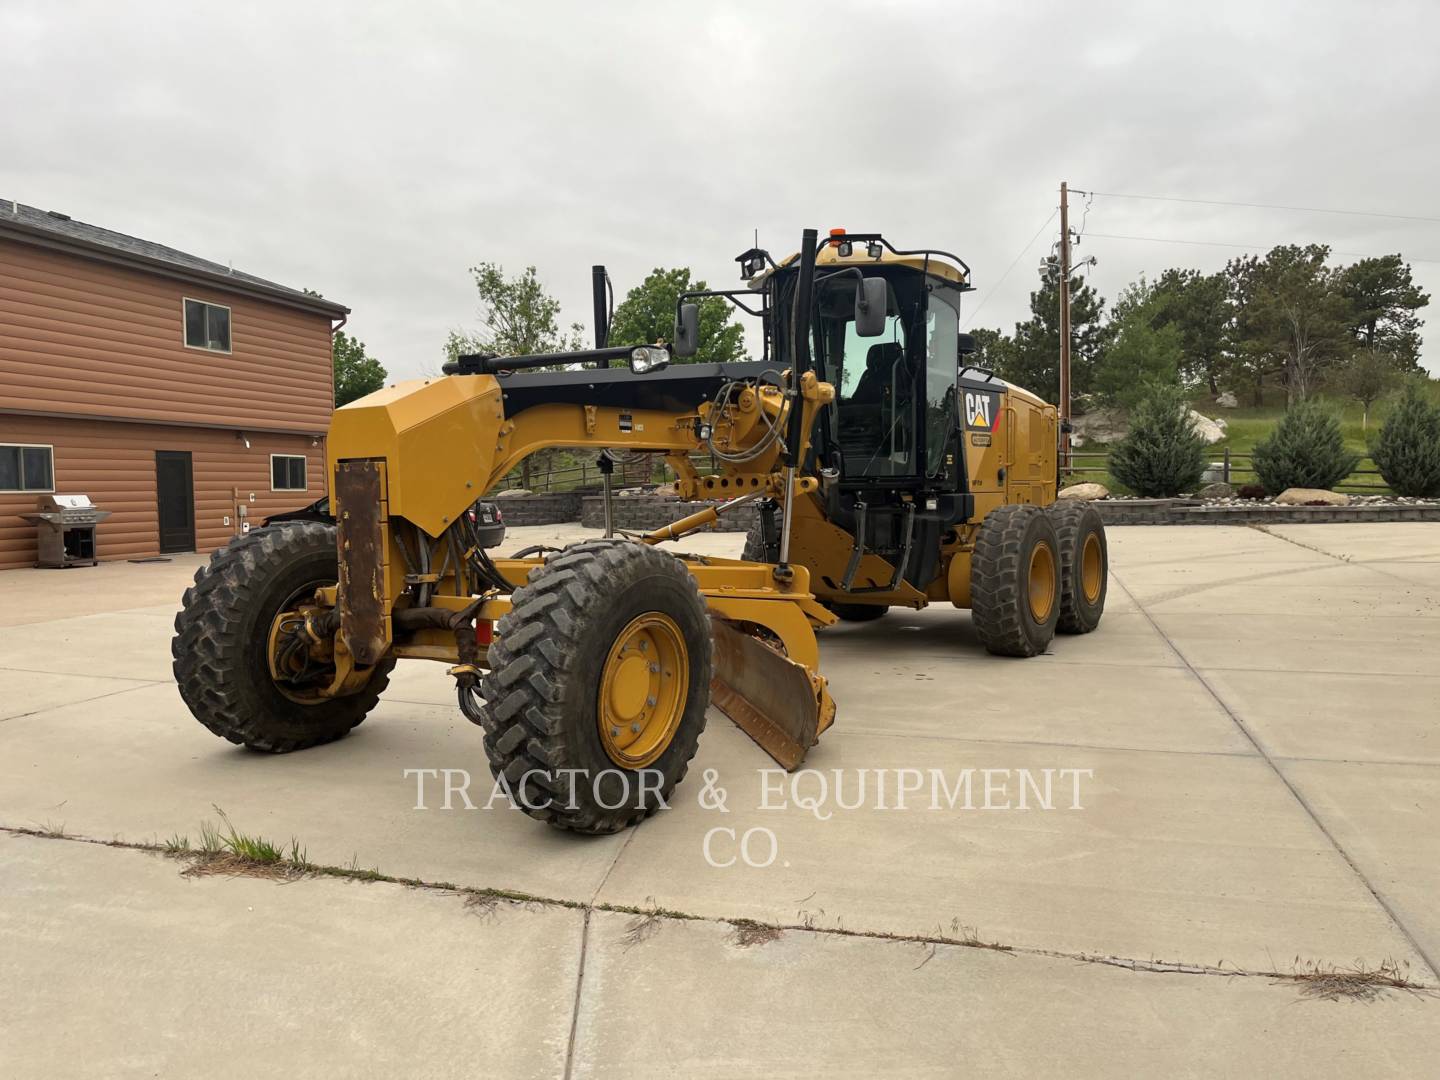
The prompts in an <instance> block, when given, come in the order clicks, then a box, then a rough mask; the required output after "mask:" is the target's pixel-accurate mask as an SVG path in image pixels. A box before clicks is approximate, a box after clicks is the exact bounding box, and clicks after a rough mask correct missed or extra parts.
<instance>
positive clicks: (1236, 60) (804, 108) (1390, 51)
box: [0, 0, 1440, 376]
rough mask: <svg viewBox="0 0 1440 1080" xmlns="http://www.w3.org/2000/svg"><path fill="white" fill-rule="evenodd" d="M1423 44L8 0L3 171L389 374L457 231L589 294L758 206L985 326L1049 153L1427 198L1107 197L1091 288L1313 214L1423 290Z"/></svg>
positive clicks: (1230, 23)
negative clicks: (960, 295)
mask: <svg viewBox="0 0 1440 1080" xmlns="http://www.w3.org/2000/svg"><path fill="white" fill-rule="evenodd" d="M1437 42H1440V6H1437V5H1435V4H1433V3H1429V4H1427V3H1387V2H1384V0H1379V2H1376V0H1370V2H1367V3H1363V4H1362V3H1329V2H1323V0H1311V2H1309V3H1281V2H1272V0H1248V2H1246V3H1239V4H1230V3H1206V4H1195V3H1174V2H1172V3H1161V2H1159V0H1150V2H1137V3H1130V4H1125V3H1106V2H1099V0H1091V2H1080V0H1070V2H1067V3H1053V4H1052V3H1039V2H1024V0H1014V2H1010V3H975V2H970V3H963V4H962V3H959V2H955V0H951V2H949V3H942V2H939V0H930V2H924V3H921V2H905V0H890V2H886V0H867V2H864V3H848V2H845V0H826V2H822V3H799V2H796V3H786V2H782V0H772V2H769V3H748V4H730V3H724V2H720V0H711V2H708V3H703V4H685V5H680V4H676V3H653V4H652V3H648V2H646V3H640V2H633V0H614V2H611V3H595V2H593V0H592V2H589V3H505V4H501V3H484V2H473V0H472V2H469V3H433V2H428V0H410V2H407V3H364V2H360V0H351V2H346V3H318V2H310V0H287V2H284V3H270V2H255V0H251V2H248V3H245V4H224V5H221V4H211V3H195V2H194V0H187V2H185V3H164V2H158V0H131V2H129V3H123V4H121V3H115V2H113V0H100V2H91V0H65V2H63V3H57V2H56V0H36V2H31V0H0V101H3V102H4V106H3V108H0V147H3V153H0V197H4V198H7V199H8V198H15V199H18V200H19V201H21V202H26V203H30V204H32V205H35V206H39V207H41V208H44V209H57V210H62V211H64V212H67V213H69V214H71V215H72V216H73V217H76V218H78V219H81V220H84V221H89V222H93V223H95V224H98V225H103V226H105V227H107V228H113V229H118V230H120V231H123V232H129V233H132V234H135V235H138V236H142V237H145V238H146V239H150V240H155V241H158V242H161V243H165V244H169V245H171V246H174V247H178V248H181V249H184V250H186V251H190V252H193V253H195V254H197V255H202V256H204V257H207V258H211V259H215V260H217V261H221V262H231V263H233V265H234V266H236V267H237V268H240V269H244V270H246V271H248V272H250V273H254V274H260V275H262V276H265V277H270V278H272V279H274V280H276V281H280V282H283V283H284V284H287V285H292V286H296V287H300V286H306V287H309V288H313V289H318V290H320V291H321V292H323V293H325V294H326V295H327V296H329V297H332V298H334V299H337V300H339V301H341V302H342V303H345V304H347V305H348V306H350V307H351V308H353V309H354V313H353V314H352V316H351V319H350V325H351V328H352V329H353V330H354V331H355V332H356V333H357V334H358V335H359V336H360V337H361V338H362V339H363V340H365V341H366V343H367V344H368V345H369V347H370V351H371V352H372V353H374V354H376V355H378V356H379V357H380V358H381V360H382V361H383V362H384V363H385V364H386V365H387V366H388V367H389V369H390V371H391V372H392V374H394V375H397V376H409V375H415V374H420V373H424V372H426V371H434V370H435V369H436V368H437V367H438V364H439V362H440V359H441V356H440V352H441V345H442V342H443V340H444V338H445V334H446V331H447V330H448V329H449V328H451V327H456V326H468V325H471V324H473V323H474V322H475V307H476V304H475V297H474V291H473V286H472V284H471V282H470V280H469V278H468V275H467V273H466V267H467V266H470V265H472V264H473V263H476V262H478V261H481V260H491V261H497V262H500V263H503V264H504V265H505V266H506V267H508V268H514V269H516V270H519V269H521V268H523V267H524V266H525V265H527V264H531V263H533V264H535V265H536V266H537V267H538V268H539V271H540V274H541V276H542V278H543V280H544V281H545V282H546V284H547V285H548V287H549V288H550V289H551V291H552V292H554V293H555V295H556V296H558V297H559V298H560V300H561V302H562V304H563V306H564V311H565V314H566V316H567V317H569V318H572V319H575V320H578V321H583V322H586V323H588V321H589V315H588V313H589V267H590V265H591V264H592V263H595V262H605V263H607V264H608V265H609V266H610V268H611V273H612V276H613V277H614V279H615V281H616V284H617V286H618V287H619V288H620V290H621V291H622V292H623V290H624V289H625V288H628V287H629V286H630V285H633V284H635V283H636V282H638V281H639V280H640V278H641V277H643V275H644V274H645V273H646V272H647V271H648V270H649V269H650V268H652V267H654V266H675V265H689V266H691V267H692V268H693V269H694V270H695V271H696V272H697V273H698V274H701V275H703V276H705V277H707V278H708V279H709V281H710V283H711V284H712V285H719V284H723V283H729V282H732V281H733V280H734V273H735V269H734V263H733V262H732V259H733V257H734V256H735V255H736V254H737V253H738V252H739V251H741V250H743V249H744V248H746V247H748V246H749V245H750V241H751V238H752V236H753V234H754V231H755V230H756V229H758V230H759V234H760V240H761V243H762V246H766V247H769V248H771V249H772V250H773V251H775V252H776V253H777V254H779V253H782V252H787V251H789V250H792V249H793V248H794V247H795V246H796V244H797V242H798V239H799V233H800V230H801V229H802V228H803V227H805V226H815V227H817V228H820V229H822V230H823V229H827V228H830V227H832V226H845V227H848V228H850V229H851V230H856V231H859V230H874V229H880V230H883V231H884V232H885V233H886V234H887V236H889V237H891V238H892V239H893V240H894V241H896V242H897V243H899V244H902V245H909V246H920V245H934V246H938V247H942V248H947V249H949V250H952V251H955V252H958V253H959V254H960V255H961V256H962V257H964V258H965V260H966V261H967V262H968V263H969V264H970V266H971V268H972V270H973V274H974V282H975V284H976V286H977V291H976V292H975V293H973V294H971V298H970V305H971V306H970V312H971V313H972V315H973V316H974V322H973V325H990V326H997V325H998V326H1005V327H1007V328H1008V327H1009V326H1010V325H1011V324H1013V322H1014V321H1015V320H1016V319H1017V318H1018V317H1020V316H1022V315H1023V314H1024V312H1025V309H1026V303H1027V296H1028V292H1029V290H1030V288H1031V287H1032V286H1033V284H1034V281H1035V270H1036V267H1037V266H1038V263H1039V260H1040V258H1041V257H1042V256H1043V255H1044V254H1046V252H1047V251H1048V248H1049V244H1050V243H1051V242H1052V241H1053V240H1054V239H1055V237H1056V236H1058V230H1057V227H1056V225H1055V223H1054V222H1053V221H1052V222H1051V223H1050V224H1049V225H1048V226H1046V227H1045V228H1044V229H1043V230H1042V228H1041V227H1042V224H1043V223H1045V222H1046V220H1047V218H1048V216H1049V215H1050V213H1051V211H1052V210H1053V209H1054V208H1055V206H1056V204H1057V198H1058V195H1057V191H1056V188H1057V187H1058V184H1059V181H1060V180H1061V179H1066V180H1068V181H1070V183H1071V184H1072V185H1074V186H1075V187H1078V188H1081V189H1086V190H1093V191H1098V192H1117V193H1127V194H1145V195H1161V196H1173V197H1182V198H1188V199H1201V200H1221V201H1232V202H1243V203H1265V204H1284V205H1288V206H1303V207H1321V208H1332V209H1339V210H1351V211H1366V212H1371V213H1375V214H1388V215H1408V216H1412V217H1421V218H1424V217H1430V218H1434V219H1437V220H1433V221H1423V220H1402V219H1400V218H1397V217H1373V216H1362V215H1360V214H1325V213H1302V212H1295V211H1289V210H1274V209H1246V208H1239V207H1222V206H1213V205H1204V204H1194V203H1181V202H1161V201H1149V200H1136V199H1119V198H1114V197H1110V196H1104V195H1100V196H1096V197H1095V198H1094V200H1093V203H1092V204H1091V206H1090V208H1089V213H1088V217H1086V218H1085V230H1086V238H1085V240H1084V242H1083V244H1082V247H1081V249H1080V252H1079V254H1081V255H1093V256H1095V257H1096V258H1097V259H1098V266H1097V267H1096V268H1095V270H1094V271H1093V280H1094V282H1095V284H1096V285H1097V286H1098V287H1099V289H1100V290H1101V292H1102V293H1103V294H1104V295H1105V296H1107V297H1110V296H1113V295H1114V293H1115V292H1116V291H1117V290H1118V289H1119V288H1121V287H1122V286H1123V285H1124V284H1125V283H1126V282H1128V281H1129V280H1131V279H1132V278H1134V277H1135V276H1136V275H1137V274H1139V273H1141V272H1147V273H1150V274H1151V275H1153V274H1155V273H1157V272H1159V271H1160V270H1162V269H1164V268H1165V267H1167V266H1175V265H1184V266H1195V267H1199V268H1201V269H1207V270H1208V269H1215V268H1218V267H1219V266H1221V265H1223V263H1224V262H1225V260H1226V259H1227V258H1230V257H1232V256H1234V255H1236V254H1239V253H1241V251H1242V248H1243V247H1247V246H1248V247H1252V248H1254V249H1256V250H1263V249H1265V248H1267V247H1269V246H1270V245H1272V244H1275V243H1284V242H1306V241H1311V240H1315V241H1324V242H1326V243H1329V244H1330V245H1331V246H1332V247H1333V248H1334V249H1335V250H1336V251H1337V253H1338V252H1343V253H1346V255H1345V256H1337V257H1343V258H1346V259H1347V260H1348V258H1350V257H1353V256H1356V255H1367V254H1383V253H1387V252H1393V251H1400V252H1402V253H1403V254H1404V255H1405V256H1406V257H1407V258H1408V259H1410V260H1411V261H1412V263H1413V265H1414V269H1415V272H1416V277H1417V278H1418V279H1419V281H1420V282H1421V284H1422V285H1423V286H1425V287H1426V288H1427V289H1428V290H1429V291H1431V292H1432V293H1434V294H1436V295H1437V297H1440V203H1437V200H1436V199H1435V194H1434V193H1435V191H1436V182H1435V177H1436V176H1437V175H1440V141H1437V138H1436V135H1437V119H1440V110H1437V105H1440V87H1437V80H1440V75H1437V72H1440V67H1437V65H1436V64H1435V62H1434V55H1435V49H1436V47H1437ZM1083 204H1084V200H1083V199H1081V198H1079V197H1077V198H1076V199H1075V200H1074V202H1073V203H1072V205H1073V206H1074V207H1075V209H1076V218H1077V220H1078V219H1079V218H1080V217H1081V214H1080V212H1079V211H1080V210H1081V208H1082V207H1083ZM1037 230H1041V231H1040V235H1039V237H1038V238H1037V239H1036V240H1035V242H1034V244H1033V245H1032V246H1031V247H1030V248H1028V249H1026V248H1025V244H1026V241H1027V240H1029V239H1030V238H1031V237H1033V236H1036V233H1037ZM1114 237H1150V238H1159V239H1161V240H1164V241H1166V242H1163V243H1161V242H1155V241H1154V240H1134V239H1114ZM1175 241H1192V242H1193V243H1185V244H1181V243H1178V242H1175ZM1201 242H1204V243H1203V244H1202V243H1201ZM1208 245H1214V246H1208ZM1219 245H1238V246H1233V247H1232V246H1219ZM1017 260H1018V261H1017ZM1012 264H1013V270H1012V271H1011V272H1010V273H1009V274H1008V276H1006V271H1007V268H1010V267H1011V266H1012ZM1437 320H1440V301H1437V305H1436V306H1435V308H1433V309H1432V314H1431V317H1430V321H1431V322H1432V323H1435V322H1436V321H1437ZM1430 340H1431V342H1432V344H1431V345H1430V347H1429V348H1428V350H1427V354H1426V358H1425V359H1426V362H1427V365H1428V366H1429V367H1430V369H1431V370H1432V371H1437V370H1440V336H1437V334H1435V333H1432V334H1431V335H1430Z"/></svg>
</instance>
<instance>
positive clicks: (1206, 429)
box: [1190, 409, 1226, 446]
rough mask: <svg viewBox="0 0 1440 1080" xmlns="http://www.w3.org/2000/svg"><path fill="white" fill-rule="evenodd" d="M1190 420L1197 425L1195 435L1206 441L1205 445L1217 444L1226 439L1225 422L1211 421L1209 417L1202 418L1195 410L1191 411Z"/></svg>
mask: <svg viewBox="0 0 1440 1080" xmlns="http://www.w3.org/2000/svg"><path fill="white" fill-rule="evenodd" d="M1190 419H1191V421H1193V422H1194V424H1195V434H1197V435H1199V436H1200V437H1201V438H1202V439H1204V440H1205V445H1206V446H1209V445H1211V444H1212V443H1217V442H1219V441H1220V440H1221V439H1223V438H1225V427H1226V424H1225V421H1224V420H1211V419H1210V418H1209V417H1208V416H1201V415H1200V414H1199V413H1198V412H1196V411H1195V410H1194V409H1191V410H1190Z"/></svg>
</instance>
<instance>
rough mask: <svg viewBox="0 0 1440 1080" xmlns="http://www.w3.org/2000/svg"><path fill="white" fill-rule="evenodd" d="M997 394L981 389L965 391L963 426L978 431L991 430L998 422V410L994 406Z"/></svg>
mask: <svg viewBox="0 0 1440 1080" xmlns="http://www.w3.org/2000/svg"><path fill="white" fill-rule="evenodd" d="M998 397H999V395H998V394H987V393H984V392H983V391H975V390H967V391H965V426H966V427H968V428H970V429H972V430H978V431H991V430H993V429H994V428H995V427H997V426H998V425H999V423H1000V410H999V409H998V408H997V407H996V405H997V398H998Z"/></svg>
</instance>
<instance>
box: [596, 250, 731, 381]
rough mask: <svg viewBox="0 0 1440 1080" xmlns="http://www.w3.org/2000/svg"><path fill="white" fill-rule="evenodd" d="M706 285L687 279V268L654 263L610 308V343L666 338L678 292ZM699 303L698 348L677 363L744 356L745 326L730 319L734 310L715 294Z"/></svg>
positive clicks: (643, 342)
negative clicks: (665, 267)
mask: <svg viewBox="0 0 1440 1080" xmlns="http://www.w3.org/2000/svg"><path fill="white" fill-rule="evenodd" d="M708 288H709V286H708V285H706V284H705V282H703V281H696V282H694V283H693V284H692V283H691V281H690V268H689V267H685V266H681V267H677V268H675V269H673V270H665V269H662V268H660V267H656V268H655V269H654V270H652V271H650V274H649V275H648V276H647V277H646V278H645V280H644V281H642V282H641V283H640V284H639V285H637V286H635V288H633V289H631V290H630V292H629V293H628V294H627V295H626V297H625V299H624V300H623V301H622V302H621V303H620V305H619V306H618V307H617V308H616V309H615V318H614V320H613V321H612V322H611V324H610V344H612V345H653V344H654V343H655V342H657V341H670V340H672V338H673V336H674V333H675V303H676V300H677V299H678V298H679V296H680V294H681V293H684V292H703V291H704V290H706V289H708ZM698 303H699V305H700V341H699V344H700V348H699V350H698V351H697V352H696V353H695V355H694V356H692V357H685V358H683V360H681V358H678V357H677V360H681V362H692V361H693V362H695V363H717V362H724V361H730V360H744V359H745V358H746V356H745V330H744V328H743V327H742V326H741V325H740V324H739V323H738V322H736V321H735V318H734V315H735V309H734V307H733V306H732V305H731V304H730V302H729V301H728V300H725V299H723V298H721V297H718V296H710V297H706V298H705V299H703V300H700V301H698Z"/></svg>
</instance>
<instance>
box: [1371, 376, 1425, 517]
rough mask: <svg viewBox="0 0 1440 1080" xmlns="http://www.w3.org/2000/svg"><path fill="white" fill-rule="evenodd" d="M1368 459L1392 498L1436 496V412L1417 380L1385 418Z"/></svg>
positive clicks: (1406, 388) (1407, 388)
mask: <svg viewBox="0 0 1440 1080" xmlns="http://www.w3.org/2000/svg"><path fill="white" fill-rule="evenodd" d="M1370 456H1371V457H1372V458H1374V459H1375V467H1376V468H1377V469H1379V470H1380V475H1381V476H1383V477H1384V478H1385V483H1387V484H1389V485H1390V490H1392V491H1394V492H1395V494H1397V495H1406V496H1410V497H1413V498H1433V497H1435V496H1437V495H1440V408H1437V407H1436V406H1434V405H1432V404H1430V402H1429V401H1427V400H1426V399H1425V394H1424V392H1423V391H1422V390H1421V389H1420V385H1419V382H1418V380H1417V381H1413V382H1411V383H1409V384H1408V385H1407V386H1406V387H1405V394H1404V396H1403V397H1402V398H1401V399H1400V404H1398V405H1397V406H1395V408H1394V410H1393V411H1392V412H1391V413H1390V415H1389V416H1388V417H1386V418H1385V426H1384V427H1382V428H1381V429H1380V435H1379V437H1378V438H1377V439H1376V440H1375V446H1374V448H1373V449H1372V450H1371V453H1370Z"/></svg>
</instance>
